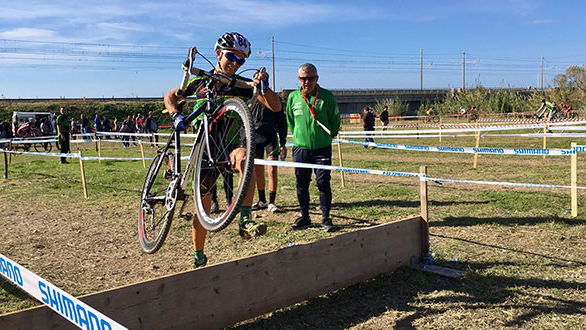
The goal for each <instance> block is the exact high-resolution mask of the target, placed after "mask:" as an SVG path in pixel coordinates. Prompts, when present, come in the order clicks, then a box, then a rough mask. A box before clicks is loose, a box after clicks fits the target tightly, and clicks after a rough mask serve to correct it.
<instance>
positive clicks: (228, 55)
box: [224, 52, 246, 65]
mask: <svg viewBox="0 0 586 330" xmlns="http://www.w3.org/2000/svg"><path fill="white" fill-rule="evenodd" d="M224 55H226V58H227V59H228V61H230V62H236V63H237V64H239V65H242V64H244V62H246V58H242V57H238V56H236V54H234V53H231V52H224Z"/></svg>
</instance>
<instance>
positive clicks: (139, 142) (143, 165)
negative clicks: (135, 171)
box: [138, 140, 146, 168]
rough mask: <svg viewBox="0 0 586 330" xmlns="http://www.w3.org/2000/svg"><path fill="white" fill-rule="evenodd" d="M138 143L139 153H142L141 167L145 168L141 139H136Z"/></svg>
mask: <svg viewBox="0 0 586 330" xmlns="http://www.w3.org/2000/svg"><path fill="white" fill-rule="evenodd" d="M138 144H140V154H141V155H142V167H143V168H146V161H145V159H144V146H143V145H142V140H138Z"/></svg>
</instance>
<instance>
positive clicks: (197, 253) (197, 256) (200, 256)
mask: <svg viewBox="0 0 586 330" xmlns="http://www.w3.org/2000/svg"><path fill="white" fill-rule="evenodd" d="M193 255H194V256H195V259H203V258H204V257H205V254H203V250H194V251H193Z"/></svg>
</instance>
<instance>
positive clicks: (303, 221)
mask: <svg viewBox="0 0 586 330" xmlns="http://www.w3.org/2000/svg"><path fill="white" fill-rule="evenodd" d="M309 226H311V219H309V217H304V216H300V217H299V218H297V219H296V220H295V222H294V223H293V224H292V225H291V228H293V229H294V230H299V229H305V228H307V227H309Z"/></svg>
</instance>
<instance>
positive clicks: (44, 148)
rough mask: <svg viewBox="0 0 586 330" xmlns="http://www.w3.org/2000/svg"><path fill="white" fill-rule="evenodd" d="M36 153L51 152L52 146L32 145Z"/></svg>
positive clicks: (44, 144)
mask: <svg viewBox="0 0 586 330" xmlns="http://www.w3.org/2000/svg"><path fill="white" fill-rule="evenodd" d="M33 147H34V148H35V151H36V152H51V148H52V145H51V143H49V142H43V143H35V144H34V145H33Z"/></svg>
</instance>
